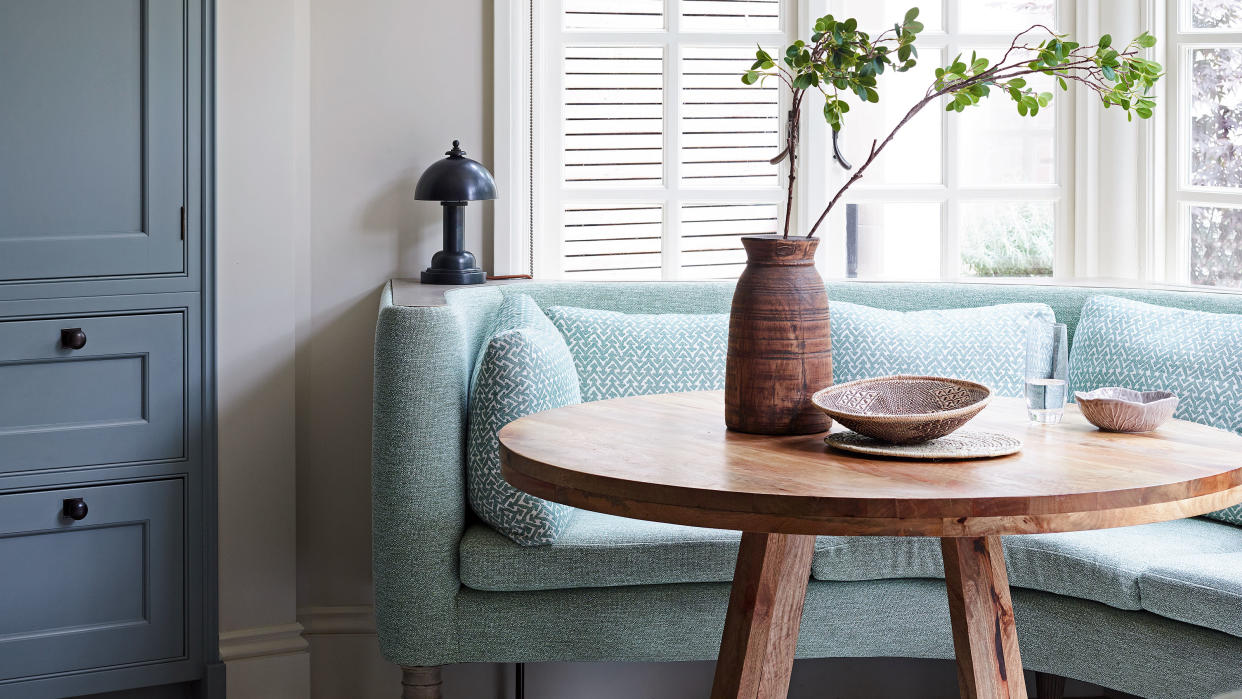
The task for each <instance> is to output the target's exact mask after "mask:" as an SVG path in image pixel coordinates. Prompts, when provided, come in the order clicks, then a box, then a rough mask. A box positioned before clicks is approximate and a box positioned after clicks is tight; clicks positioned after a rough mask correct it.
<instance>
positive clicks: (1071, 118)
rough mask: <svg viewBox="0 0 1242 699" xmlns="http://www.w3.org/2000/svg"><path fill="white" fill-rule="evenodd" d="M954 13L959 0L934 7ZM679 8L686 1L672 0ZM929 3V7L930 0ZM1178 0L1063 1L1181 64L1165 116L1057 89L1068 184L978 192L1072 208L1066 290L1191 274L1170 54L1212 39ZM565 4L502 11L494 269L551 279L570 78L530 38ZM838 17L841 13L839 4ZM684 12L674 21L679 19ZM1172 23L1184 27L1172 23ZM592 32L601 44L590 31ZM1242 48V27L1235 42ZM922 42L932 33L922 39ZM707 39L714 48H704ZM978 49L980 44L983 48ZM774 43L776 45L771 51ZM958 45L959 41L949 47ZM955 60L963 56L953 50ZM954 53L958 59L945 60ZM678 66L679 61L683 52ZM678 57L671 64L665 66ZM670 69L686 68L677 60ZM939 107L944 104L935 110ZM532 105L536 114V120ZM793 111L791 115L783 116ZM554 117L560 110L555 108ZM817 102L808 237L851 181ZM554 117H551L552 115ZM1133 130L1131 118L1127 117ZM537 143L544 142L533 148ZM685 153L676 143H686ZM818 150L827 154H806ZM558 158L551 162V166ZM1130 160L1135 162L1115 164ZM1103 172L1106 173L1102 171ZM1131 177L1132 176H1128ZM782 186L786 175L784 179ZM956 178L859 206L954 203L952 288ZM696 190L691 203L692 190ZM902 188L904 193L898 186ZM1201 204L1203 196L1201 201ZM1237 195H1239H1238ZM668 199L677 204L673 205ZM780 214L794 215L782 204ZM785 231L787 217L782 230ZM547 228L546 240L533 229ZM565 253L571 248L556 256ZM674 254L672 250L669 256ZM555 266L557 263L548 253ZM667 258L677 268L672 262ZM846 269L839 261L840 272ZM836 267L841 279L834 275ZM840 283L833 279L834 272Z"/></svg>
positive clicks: (525, 2)
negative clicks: (551, 124) (839, 188)
mask: <svg viewBox="0 0 1242 699" xmlns="http://www.w3.org/2000/svg"><path fill="white" fill-rule="evenodd" d="M935 1H937V2H940V3H941V4H942V9H944V10H949V9H950V8H949V7H948V6H949V5H950V4H951V3H952V2H954V0H935ZM787 2H790V3H791V7H792V8H793V10H794V12H795V15H794V16H795V17H796V18H797V26H796V31H795V32H794V33H795V35H796V36H799V37H802V36H805V35H807V34H808V33H809V22H810V21H811V20H812V19H813V18H815V17H819V16H822V15H823V14H826V13H827V12H829V11H830V10H829V6H830V5H831V7H833V8H836V7H838V3H837V2H836V0H787ZM669 3H670V6H673V7H675V0H669ZM918 4H926V3H918ZM1174 5H1175V0H1058V4H1057V10H1058V17H1057V21H1058V24H1059V25H1060V31H1065V32H1072V33H1074V34H1075V36H1078V37H1080V38H1081V39H1082V40H1084V41H1086V40H1088V38H1089V37H1097V36H1099V35H1100V34H1102V33H1104V32H1105V31H1108V32H1111V33H1112V34H1113V35H1114V36H1115V37H1122V36H1136V35H1138V34H1139V33H1140V32H1142V31H1144V30H1146V31H1150V32H1151V33H1153V34H1155V35H1156V36H1157V38H1158V39H1159V40H1160V43H1159V44H1158V45H1157V48H1156V49H1155V50H1152V51H1149V52H1148V54H1149V57H1150V58H1152V59H1154V60H1159V61H1162V62H1163V63H1165V64H1166V66H1167V67H1168V68H1169V69H1170V71H1169V75H1168V76H1166V78H1165V82H1163V83H1162V85H1161V86H1160V87H1159V88H1158V89H1157V91H1156V94H1157V95H1158V96H1159V97H1161V99H1159V100H1158V103H1157V113H1156V115H1155V117H1154V118H1153V119H1151V120H1147V121H1142V122H1141V123H1140V120H1138V119H1136V120H1135V121H1134V123H1133V124H1128V125H1127V126H1126V128H1125V129H1120V128H1113V126H1115V125H1116V124H1117V121H1116V119H1117V117H1118V114H1117V111H1118V110H1115V109H1114V110H1107V111H1106V110H1104V109H1102V107H1101V105H1100V104H1099V102H1098V101H1097V100H1094V99H1088V98H1087V97H1086V96H1079V95H1077V94H1076V93H1078V92H1080V90H1077V89H1074V86H1071V90H1070V91H1069V92H1068V93H1066V92H1060V91H1058V93H1057V97H1056V100H1055V101H1054V104H1056V108H1057V110H1058V113H1057V130H1058V133H1057V136H1056V138H1057V141H1058V147H1057V167H1056V170H1057V181H1056V184H1055V185H1046V186H1036V187H1034V188H1031V187H1026V186H1022V187H1016V188H1010V187H996V188H981V189H972V190H969V194H971V195H978V197H979V199H980V200H986V199H989V198H990V199H993V200H999V199H1006V198H1012V197H1013V196H1015V195H1017V194H1019V193H1021V192H1030V191H1032V190H1041V191H1042V193H1043V194H1044V195H1046V196H1047V197H1048V198H1054V197H1059V198H1060V204H1059V206H1058V207H1057V210H1056V221H1057V239H1056V248H1055V250H1056V252H1055V259H1054V273H1053V280H1054V281H1057V282H1065V281H1069V280H1071V279H1110V280H1118V281H1120V282H1124V281H1125V280H1131V281H1135V280H1146V281H1150V282H1174V283H1185V282H1186V281H1187V280H1188V275H1189V264H1188V250H1189V247H1188V245H1189V240H1188V236H1187V234H1186V232H1185V230H1184V227H1183V226H1181V224H1180V220H1179V219H1178V213H1177V210H1178V208H1179V204H1178V202H1179V201H1182V199H1179V197H1182V195H1184V194H1185V193H1186V192H1184V191H1183V189H1184V188H1180V187H1179V185H1178V182H1179V180H1178V178H1176V177H1171V176H1166V173H1167V171H1168V167H1167V166H1168V164H1169V163H1170V161H1172V162H1176V158H1177V154H1176V152H1175V149H1176V147H1177V138H1178V136H1177V135H1176V134H1178V133H1181V129H1182V126H1181V124H1180V123H1178V124H1177V125H1176V126H1175V125H1174V121H1175V120H1178V119H1181V116H1180V115H1179V114H1178V112H1179V110H1178V109H1176V108H1175V107H1176V100H1175V99H1174V96H1175V95H1176V94H1177V92H1176V90H1178V89H1179V88H1180V86H1179V85H1178V82H1179V80H1178V78H1179V76H1178V75H1176V73H1175V70H1174V68H1175V67H1176V64H1175V63H1174V61H1173V60H1172V57H1173V55H1174V51H1175V48H1174V47H1175V46H1177V45H1180V44H1185V43H1186V42H1195V41H1199V42H1202V41H1203V37H1202V36H1201V35H1198V34H1196V33H1186V32H1180V31H1179V32H1176V33H1175V31H1174V29H1175V28H1177V27H1178V24H1177V22H1176V8H1175V7H1174ZM559 9H560V3H559V2H549V1H548V0H534V1H533V2H532V0H510V1H509V2H497V3H495V20H496V22H495V28H496V33H495V44H496V45H495V84H494V99H495V120H494V129H495V150H494V169H495V171H496V173H497V180H498V181H499V182H500V183H501V200H500V201H498V202H496V209H495V227H494V231H495V233H494V255H493V260H494V269H495V274H498V275H503V274H529V273H531V272H534V273H535V274H536V275H537V276H547V275H546V271H545V270H543V269H541V265H540V264H539V263H538V255H536V256H535V259H532V257H531V255H532V250H533V249H534V248H535V247H537V246H542V245H544V244H545V242H544V241H545V239H546V237H547V236H549V235H551V236H557V238H556V239H557V240H559V236H560V230H561V227H560V225H559V223H560V222H559V220H551V221H550V220H545V219H544V218H542V217H541V216H539V212H540V210H541V209H542V210H548V209H550V208H552V207H535V206H532V203H533V202H534V201H535V198H536V197H542V196H543V195H542V194H536V192H543V191H555V190H547V189H546V188H547V187H548V183H547V182H545V181H542V180H541V181H532V179H531V178H532V177H535V178H540V177H542V178H550V180H551V183H552V184H553V185H556V186H558V187H559V183H558V182H557V178H558V177H559V174H560V173H559V168H543V167H541V166H540V165H539V163H540V160H541V159H546V158H547V157H549V152H551V153H552V154H553V156H554V157H555V158H558V159H557V160H552V161H551V162H559V151H558V149H559V142H557V143H556V144H555V145H550V144H548V143H540V139H539V138H538V134H539V133H540V132H541V130H542V127H543V126H544V125H543V124H541V123H540V122H541V121H542V120H543V119H541V116H540V113H539V112H540V110H544V109H546V108H547V107H546V104H547V102H548V101H549V100H550V101H551V102H552V103H553V106H554V109H559V104H558V101H559V99H560V84H559V82H558V83H556V84H555V85H553V86H547V87H548V88H549V89H540V87H541V86H540V85H539V81H537V80H536V81H532V80H531V79H530V77H531V75H532V74H534V75H536V76H539V75H545V74H547V72H548V71H549V70H550V69H555V66H549V65H548V63H549V62H550V60H551V59H550V58H549V56H548V52H546V51H542V50H540V46H538V45H537V42H539V41H541V40H546V39H543V38H542V37H541V36H539V35H537V36H535V37H534V41H532V39H531V36H530V32H531V30H532V28H534V29H540V28H542V29H548V26H549V22H546V21H543V20H544V19H546V18H547V17H548V16H549V15H550V16H551V18H552V19H554V20H555V22H554V23H552V24H551V28H552V29H553V30H557V31H558V32H559V29H560V26H561V25H560V20H559ZM837 11H838V13H839V9H838V10H837ZM953 14H954V13H952V12H947V11H946V12H945V15H944V16H945V17H946V21H947V22H950V23H952V22H954V21H955V20H954V17H953ZM670 17H672V15H670ZM1170 17H1171V18H1172V20H1170ZM954 28H955V27H953V25H952V24H949V25H948V26H946V27H945V29H946V30H947V32H942V33H941V34H940V35H939V36H935V35H932V34H930V33H928V34H926V35H925V37H926V38H927V39H934V40H935V43H936V44H937V45H943V44H946V43H949V41H948V37H949V36H951V33H952V31H953V29H954ZM582 36H589V34H588V33H583V34H582ZM982 38H988V39H993V40H994V37H992V36H988V37H972V36H957V37H955V44H954V45H961V44H971V43H973V42H975V41H977V40H979V39H982ZM1237 38H1238V40H1239V42H1242V33H1239V36H1238V37H1237ZM737 39H738V35H727V36H726V37H724V38H723V39H722V41H721V42H720V43H732V42H734V41H736V40H737ZM921 41H924V39H921ZM704 43H706V42H704ZM976 45H978V44H976ZM765 46H766V47H768V48H771V47H772V44H771V42H769V43H767V44H765ZM950 50H952V47H950ZM947 57H951V56H947ZM947 57H946V58H947ZM670 59H671V60H673V61H676V60H678V57H677V56H676V55H673V56H671V57H670ZM666 60H669V59H666ZM668 65H670V66H671V67H673V70H671V71H669V72H670V73H675V72H676V63H670V64H668ZM665 95H666V101H667V102H669V103H670V107H671V109H673V110H675V109H676V105H675V104H672V103H673V102H675V101H676V96H677V95H676V93H675V92H674V91H672V90H671V89H669V88H668V87H667V86H666V92H665ZM929 108H935V107H929ZM532 109H533V111H534V114H533V117H532ZM785 109H787V108H784V109H783V110H782V111H784V110H785ZM545 113H552V114H555V113H557V112H555V111H554V112H545ZM816 115H817V112H816V107H815V105H814V104H812V105H811V106H810V107H808V108H807V112H806V118H805V119H804V120H803V124H804V132H803V136H802V139H801V150H802V154H803V157H802V160H801V163H800V165H799V178H800V180H799V186H798V191H797V194H796V200H795V207H794V221H793V222H792V223H791V230H795V231H796V230H799V222H800V221H807V220H814V218H813V217H815V216H818V214H819V211H820V210H821V209H822V206H823V204H824V203H826V202H825V201H823V197H822V196H821V195H815V194H810V195H808V193H813V192H825V191H835V188H832V189H829V185H828V184H827V183H828V178H836V179H837V180H838V181H839V180H840V178H841V174H842V172H841V170H840V168H838V167H837V166H836V164H835V163H834V162H833V161H832V159H831V157H829V156H828V155H827V154H828V153H829V152H830V143H831V140H830V132H829V131H828V129H827V126H826V125H825V124H823V123H822V119H817V118H815V117H816ZM953 117H954V115H951V114H945V115H944V118H942V120H941V122H942V129H943V130H944V131H943V133H944V135H945V136H946V137H948V136H951V134H952V133H953V130H954V129H955V128H956V127H955V121H956V120H955V119H954V118H953ZM544 118H546V117H544ZM1122 122H1123V123H1124V118H1122ZM666 130H667V131H669V132H672V133H671V136H672V138H674V139H675V138H676V135H677V134H676V132H677V131H678V123H677V121H676V120H675V111H674V120H672V121H667V122H666ZM532 136H534V137H535V138H534V142H535V145H534V147H532V145H531V144H532ZM945 143H946V145H944V146H942V147H944V148H945V149H946V150H945V156H946V157H945V159H944V160H943V161H942V162H943V164H942V167H944V168H945V169H946V170H948V169H950V168H952V163H951V162H950V161H952V160H954V159H955V154H954V153H953V151H955V150H956V148H949V145H948V144H949V143H950V142H949V141H948V140H946V142H945ZM674 145H675V141H674ZM811 154H815V155H816V157H808V156H809V155H811ZM545 162H546V160H545ZM665 163H666V165H665V167H666V169H673V172H672V174H670V173H669V172H667V171H666V178H667V179H666V182H668V183H669V184H670V185H672V187H674V188H680V183H679V182H677V181H676V180H675V179H674V177H673V175H675V173H676V170H675V168H676V167H677V166H678V163H679V154H678V153H677V151H676V150H675V149H674V148H673V147H670V146H669V145H668V143H667V142H666V147H665ZM1118 163H1124V164H1125V165H1124V167H1117V164H1118ZM1102 169H1103V170H1104V171H1105V172H1102ZM1126 172H1132V175H1133V176H1132V177H1126V176H1125V173H1126ZM781 177H782V181H781V184H782V185H783V177H784V174H783V173H782V175H781ZM950 181H951V180H950V179H949V177H947V176H946V178H945V180H943V184H942V185H935V186H933V188H934V187H941V188H943V189H944V190H945V191H944V192H942V193H940V192H930V191H921V190H925V189H927V188H926V187H910V188H903V189H901V190H898V189H897V188H895V187H892V188H891V187H883V188H881V187H875V186H869V185H868V184H867V183H866V180H863V182H862V183H860V184H859V185H857V186H855V187H854V188H852V189H851V198H852V199H854V200H855V201H862V200H864V199H866V198H876V197H879V196H881V194H882V195H883V196H884V197H892V198H893V199H894V200H901V201H943V202H946V205H945V206H943V207H942V221H941V235H942V250H941V253H942V255H941V265H942V270H941V271H942V274H941V278H942V279H944V280H954V279H960V278H961V277H960V274H959V266H960V261H959V259H958V258H959V257H960V250H959V248H958V246H957V245H956V244H955V240H953V239H952V231H953V229H954V228H955V225H954V222H955V221H956V220H957V216H958V212H957V210H956V209H957V208H958V204H957V203H956V200H955V197H952V196H951V195H950V191H951V187H950V186H946V185H949V183H950ZM682 190H684V191H685V194H684V195H683V194H682V193H681V192H682ZM898 191H900V192H902V194H901V195H900V198H899V196H898V195H897V194H896V192H898ZM774 192H775V194H776V196H777V200H778V201H779V198H780V197H781V196H783V187H780V188H774ZM599 194H600V193H597V192H592V193H590V194H589V195H587V198H597V197H598V195H599ZM627 194H632V191H630V190H627V191H626V192H625V193H622V194H618V195H617V196H618V198H624V197H625V195H627ZM709 194H716V195H722V198H723V199H726V200H727V199H729V198H731V197H733V196H735V195H736V192H733V191H728V190H722V191H715V192H713V191H711V190H696V189H689V188H680V189H678V190H677V192H676V193H675V194H670V195H669V196H668V197H666V198H665V201H666V202H671V201H672V200H674V199H675V198H676V197H677V196H685V197H686V198H687V199H690V200H693V201H696V202H697V201H711V198H709V197H708V196H707V195H709ZM1193 195H1194V196H1195V197H1199V195H1206V200H1207V203H1212V202H1216V201H1220V198H1219V196H1220V195H1218V194H1213V193H1205V192H1202V191H1201V188H1200V189H1195V190H1193ZM1200 198H1203V197H1200ZM1231 201H1233V200H1231ZM666 205H669V204H666ZM669 206H670V208H669V209H668V210H667V213H666V221H667V222H668V223H670V224H672V225H674V226H675V225H676V222H677V214H678V212H677V210H676V209H674V208H671V205H669ZM778 208H780V209H782V211H781V214H782V215H783V213H784V212H783V207H778ZM844 208H845V207H840V208H839V210H838V211H836V212H834V214H833V215H834V216H835V217H838V218H843V217H844ZM782 223H783V222H782ZM825 226H826V230H827V231H829V232H831V231H840V230H842V228H843V221H841V220H835V221H832V220H830V221H828V222H825ZM668 230H669V229H667V228H666V236H665V241H666V243H665V245H666V247H665V249H666V250H667V249H668V244H669V242H670V241H671V242H673V243H675V242H676V239H675V238H674V237H673V236H671V235H668V234H667V232H668ZM536 231H537V232H539V234H538V235H536V234H535V232H536ZM824 238H825V240H824V243H823V244H821V250H820V257H821V260H825V259H827V260H833V261H834V262H835V261H836V260H840V259H843V258H844V256H845V250H844V244H843V241H844V236H841V235H831V234H830V235H826V236H824ZM558 254H559V253H558ZM666 257H667V256H666ZM545 258H546V256H545ZM666 264H670V262H669V261H668V260H667V259H666ZM836 269H837V266H836V265H835V264H834V265H833V266H832V267H831V272H833V273H834V274H833V276H836V275H835V271H836ZM825 271H826V272H828V271H830V270H829V269H825ZM825 276H828V275H825Z"/></svg>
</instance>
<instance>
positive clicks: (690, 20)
mask: <svg viewBox="0 0 1242 699" xmlns="http://www.w3.org/2000/svg"><path fill="white" fill-rule="evenodd" d="M780 10H781V3H780V0H681V26H682V28H683V29H686V30H690V31H696V32H701V31H744V32H775V31H780V28H781V17H780Z"/></svg>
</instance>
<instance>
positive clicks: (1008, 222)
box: [961, 204, 1056, 277]
mask: <svg viewBox="0 0 1242 699" xmlns="http://www.w3.org/2000/svg"><path fill="white" fill-rule="evenodd" d="M964 225H965V230H963V231H962V238H961V240H962V242H961V246H962V250H961V253H962V274H963V275H965V276H969V277H1050V276H1052V259H1053V258H1052V251H1053V244H1054V242H1055V241H1054V237H1055V235H1054V231H1055V230H1056V228H1055V226H1054V225H1053V221H1052V208H1051V207H1049V206H1046V205H1040V204H1019V205H1016V206H1015V205H1013V204H1000V205H996V206H988V207H987V213H986V214H985V215H981V216H973V217H966V219H965V221H964Z"/></svg>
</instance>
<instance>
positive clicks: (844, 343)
mask: <svg viewBox="0 0 1242 699" xmlns="http://www.w3.org/2000/svg"><path fill="white" fill-rule="evenodd" d="M829 310H830V312H831V314H832V374H833V381H834V382H835V383H846V382H849V381H854V380H857V379H866V378H871V377H875V376H891V375H893V374H916V375H926V376H948V377H953V378H958V379H966V380H968V381H975V382H978V383H981V384H984V385H985V386H988V387H989V388H991V389H992V391H993V392H994V393H995V394H996V395H1001V396H1021V395H1022V394H1023V386H1022V383H1023V380H1022V375H1023V372H1024V370H1025V367H1024V365H1025V362H1026V331H1027V326H1028V325H1030V323H1031V321H1032V320H1035V319H1039V320H1044V321H1047V322H1050V323H1051V322H1053V320H1054V316H1053V313H1052V309H1051V308H1050V307H1048V306H1047V305H1045V304H1042V303H1012V304H1003V305H999V306H984V307H981V308H956V309H948V310H942V311H911V312H908V313H902V312H898V311H886V310H883V309H880V308H871V307H870V306H860V305H858V304H853V303H846V302H844V301H832V302H830V304H829Z"/></svg>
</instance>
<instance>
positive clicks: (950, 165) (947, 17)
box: [930, 3, 962, 279]
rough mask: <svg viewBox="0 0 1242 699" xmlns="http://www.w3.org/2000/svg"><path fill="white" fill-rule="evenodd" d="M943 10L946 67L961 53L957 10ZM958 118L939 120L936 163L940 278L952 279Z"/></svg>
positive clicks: (957, 268) (956, 249)
mask: <svg viewBox="0 0 1242 699" xmlns="http://www.w3.org/2000/svg"><path fill="white" fill-rule="evenodd" d="M946 5H947V6H946V7H945V8H944V10H945V13H944V23H945V31H946V32H947V33H948V41H947V42H946V43H945V51H944V55H943V57H942V60H943V62H944V63H945V64H946V65H948V63H949V61H952V60H953V57H954V56H956V55H957V54H958V53H960V52H961V50H962V45H961V42H960V40H959V39H958V33H957V32H958V24H959V22H958V17H957V11H956V10H957V8H956V7H955V6H953V4H952V3H946ZM930 106H931V108H932V109H940V105H939V104H933V105H930ZM958 122H959V120H958V119H954V118H952V115H951V114H950V115H947V116H943V117H941V119H940V149H941V150H940V161H941V162H942V163H943V164H944V166H943V173H942V175H943V177H944V188H945V194H946V198H945V203H944V205H943V207H942V208H941V210H940V278H941V279H956V278H957V277H958V276H960V275H961V263H960V262H959V258H960V257H961V241H960V240H959V236H958V230H959V229H960V227H961V226H960V221H961V218H960V216H961V207H960V206H959V202H958V199H959V196H960V192H959V182H960V176H961V175H960V172H959V169H960V166H961V163H960V162H958V156H957V153H958V149H957V148H956V147H955V146H956V144H957V139H958V138H959V137H960V134H959V129H958Z"/></svg>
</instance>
